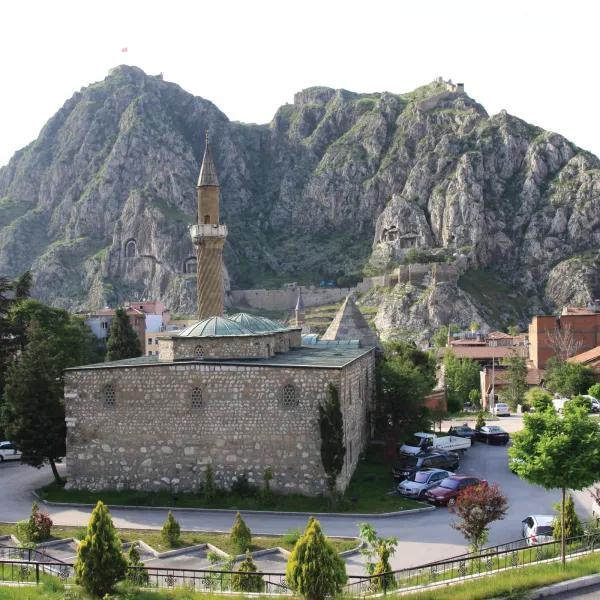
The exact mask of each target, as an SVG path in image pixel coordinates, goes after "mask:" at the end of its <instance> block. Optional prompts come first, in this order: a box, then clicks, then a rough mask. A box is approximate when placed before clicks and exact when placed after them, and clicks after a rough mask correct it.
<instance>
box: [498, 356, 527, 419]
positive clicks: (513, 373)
mask: <svg viewBox="0 0 600 600" xmlns="http://www.w3.org/2000/svg"><path fill="white" fill-rule="evenodd" d="M504 365H505V366H506V387H505V388H504V390H502V398H503V399H504V400H505V401H506V403H507V404H508V405H509V406H510V408H511V409H512V410H516V409H517V404H523V398H524V397H525V392H526V391H527V365H526V364H525V360H524V359H522V358H521V357H520V356H514V355H513V356H508V357H507V358H505V359H504Z"/></svg>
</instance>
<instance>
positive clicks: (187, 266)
mask: <svg viewBox="0 0 600 600" xmlns="http://www.w3.org/2000/svg"><path fill="white" fill-rule="evenodd" d="M197 266H198V261H197V259H196V257H195V256H190V257H189V258H186V260H185V262H184V263H183V272H184V273H195V272H196V269H197Z"/></svg>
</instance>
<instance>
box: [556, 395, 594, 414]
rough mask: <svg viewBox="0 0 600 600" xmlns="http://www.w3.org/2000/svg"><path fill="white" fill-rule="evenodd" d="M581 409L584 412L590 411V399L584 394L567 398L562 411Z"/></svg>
mask: <svg viewBox="0 0 600 600" xmlns="http://www.w3.org/2000/svg"><path fill="white" fill-rule="evenodd" d="M574 409H581V410H583V412H585V413H586V414H588V413H590V412H592V401H591V400H590V399H589V398H586V397H585V396H574V397H573V398H571V400H569V402H565V406H564V409H563V410H564V411H569V410H574Z"/></svg>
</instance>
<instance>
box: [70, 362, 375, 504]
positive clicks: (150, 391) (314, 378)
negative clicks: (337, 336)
mask: <svg viewBox="0 0 600 600" xmlns="http://www.w3.org/2000/svg"><path fill="white" fill-rule="evenodd" d="M371 354H372V353H371ZM369 356H371V355H368V356H367V357H363V358H361V359H359V360H358V361H356V362H355V363H353V365H349V366H348V367H346V368H345V369H318V368H310V369H309V368H277V367H268V366H264V367H262V366H234V365H210V364H202V363H200V362H198V363H184V364H176V365H174V364H160V363H158V364H157V365H153V366H137V367H119V368H117V367H112V368H110V367H107V368H98V369H82V370H70V371H67V372H66V382H65V405H66V420H67V465H68V471H69V473H68V476H69V486H70V487H73V488H77V489H90V490H99V489H137V490H146V491H156V490H172V491H198V490H199V489H200V488H201V485H202V481H203V478H204V472H205V470H206V466H207V465H208V464H211V465H212V468H213V471H214V474H215V480H216V482H217V484H218V485H219V486H222V487H224V488H229V487H230V486H231V484H232V483H233V482H234V481H235V479H236V478H237V477H239V476H240V475H245V476H247V477H248V480H249V481H250V482H251V483H254V484H257V485H260V483H261V482H262V474H263V472H264V469H265V468H267V467H270V468H271V469H272V471H273V475H274V479H273V481H272V486H273V488H274V489H277V490H280V491H283V492H296V493H304V494H317V493H321V492H323V491H324V490H325V489H326V484H325V474H324V472H323V467H322V464H321V457H320V438H319V428H318V408H317V406H318V403H320V402H322V400H323V399H324V397H325V389H326V386H327V383H329V382H331V383H333V384H335V385H337V386H338V389H340V390H341V389H342V380H344V377H345V371H349V375H348V377H347V378H346V379H347V383H346V384H344V385H346V386H350V387H351V388H352V389H353V390H355V388H356V385H357V384H356V381H358V379H357V378H358V377H359V374H360V373H361V372H362V370H363V369H364V366H366V365H367V364H368V363H369V361H370V359H369ZM357 363H360V364H361V365H362V366H359V365H358V364H357ZM369 377H370V378H371V381H372V380H373V374H372V373H370V375H369ZM109 385H110V386H112V390H114V405H111V403H110V401H109V402H107V397H106V391H107V389H110V388H107V386H109ZM285 385H293V386H294V388H295V391H296V398H297V399H298V405H297V406H293V405H292V406H285V405H284V403H283V398H282V390H283V386H285ZM195 388H196V389H197V390H200V392H199V393H198V391H196V392H194V391H193V390H194V389H195ZM349 389H350V388H349ZM365 392H366V390H365ZM353 394H357V392H356V391H354V392H353ZM108 398H109V399H110V394H109V395H108ZM353 398H354V396H353ZM365 402H366V400H358V399H357V400H354V399H353V401H352V403H349V404H348V406H349V408H348V409H344V412H346V410H347V412H348V415H347V416H345V420H346V421H347V422H348V423H349V425H348V433H347V435H348V437H349V439H351V440H352V445H353V451H352V454H353V456H352V465H351V466H349V467H347V468H346V469H344V474H343V476H342V477H341V478H340V487H341V488H345V486H346V484H347V481H348V480H349V477H350V476H351V473H352V471H353V466H354V465H355V464H356V460H357V458H358V454H359V452H360V451H361V450H362V447H363V443H364V440H365V437H364V433H363V431H364V430H365V427H366V426H365V424H364V423H362V422H361V419H363V415H364V414H365V411H364V409H363V405H364V404H365ZM355 448H356V449H355ZM348 458H349V459H350V457H348Z"/></svg>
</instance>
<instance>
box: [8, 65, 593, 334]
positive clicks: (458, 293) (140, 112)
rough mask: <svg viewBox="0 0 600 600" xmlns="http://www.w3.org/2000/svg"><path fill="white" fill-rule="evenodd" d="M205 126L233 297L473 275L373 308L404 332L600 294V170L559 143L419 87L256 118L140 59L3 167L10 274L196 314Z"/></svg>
mask: <svg viewBox="0 0 600 600" xmlns="http://www.w3.org/2000/svg"><path fill="white" fill-rule="evenodd" d="M206 129H208V130H209V131H210V135H211V140H212V146H213V156H214V159H215V162H216V164H217V168H218V171H219V179H220V183H221V188H222V213H223V220H224V222H226V223H227V225H228V227H229V232H230V233H229V238H228V242H227V245H226V249H225V263H226V267H227V270H228V275H229V278H230V283H231V286H232V287H237V288H246V287H256V286H277V285H279V284H280V283H282V282H284V281H290V280H295V281H302V282H306V283H316V282H318V281H319V280H320V279H322V278H328V279H337V280H338V281H340V282H341V281H345V282H348V281H353V280H358V279H359V278H360V277H361V276H362V272H363V270H364V271H365V272H366V273H367V274H379V273H383V272H386V271H389V270H391V269H393V268H395V267H396V266H397V265H398V264H400V263H403V262H411V261H412V262H414V261H417V262H420V263H432V262H433V261H443V262H444V263H445V264H451V265H455V266H456V267H457V269H458V272H459V278H458V281H454V282H452V281H451V282H438V283H436V282H435V281H434V280H431V279H430V280H427V279H425V280H424V281H423V282H421V283H418V284H413V283H400V284H398V285H396V286H393V287H390V288H389V289H384V290H381V289H379V290H375V291H374V292H370V293H369V294H367V297H366V298H365V299H364V302H366V303H372V304H373V305H375V306H377V307H378V312H377V316H376V318H375V323H376V324H377V325H378V327H379V328H380V329H381V330H382V331H383V332H384V333H385V334H386V335H388V336H391V335H394V334H395V333H398V332H401V333H402V334H403V335H404V334H406V335H411V336H413V337H416V338H422V337H423V336H425V335H427V333H428V332H429V331H430V330H432V329H435V328H436V327H437V326H439V324H441V323H445V322H448V320H457V321H460V322H465V323H468V322H469V321H468V320H478V321H479V322H480V323H482V324H487V325H489V326H501V325H506V324H508V323H511V322H521V323H524V322H525V321H526V319H527V318H528V316H529V315H530V314H531V312H532V311H538V310H552V309H555V308H557V307H560V306H562V304H564V303H568V302H578V303H581V302H586V301H588V300H589V299H591V298H593V297H595V296H600V252H598V251H597V248H598V247H599V245H600V227H599V221H600V210H599V208H600V161H599V160H598V158H596V157H595V156H594V155H592V154H590V153H589V152H585V151H583V150H581V149H579V148H578V147H577V146H575V145H574V144H572V143H571V142H569V141H568V140H566V139H565V138H563V137H562V136H560V135H558V134H556V133H551V132H548V131H545V130H543V129H540V128H539V127H535V126H533V125H530V124H528V123H526V122H525V121H522V120H521V119H518V118H517V117H514V116H511V115H509V114H507V113H506V112H502V113H500V114H497V115H494V116H489V115H488V114H487V113H486V111H485V109H484V108H483V107H482V106H481V105H480V104H478V103H477V102H476V101H475V100H473V99H472V98H470V97H469V96H468V95H467V94H466V93H464V92H463V91H462V89H461V88H459V87H456V86H451V85H449V84H447V83H445V82H444V81H442V80H441V79H440V80H436V81H434V82H432V83H431V84H428V85H426V86H423V87H421V88H418V89H416V90H414V91H413V92H410V93H407V94H392V93H388V92H383V93H372V94H357V93H353V92H349V91H346V90H334V89H330V88H326V87H314V88H309V89H306V90H303V91H302V92H299V93H297V94H296V95H295V97H294V102H293V104H288V105H285V106H282V107H280V108H279V109H278V111H277V112H276V114H275V116H274V117H273V120H272V121H271V122H270V123H269V124H265V125H255V124H244V123H239V122H232V121H230V120H229V119H228V118H227V117H226V116H225V115H224V114H223V113H222V112H221V111H220V110H219V109H218V108H217V107H216V106H215V105H214V104H212V103H211V102H209V101H208V100H205V99H203V98H201V97H195V96H192V95H191V94H189V93H187V92H185V91H184V90H183V89H181V88H180V87H179V86H178V85H176V84H174V83H170V82H166V81H164V80H163V79H162V77H161V76H148V75H146V74H145V73H144V72H143V71H141V70H140V69H138V68H136V67H129V66H120V67H117V68H115V69H112V70H111V71H110V73H109V75H108V76H107V77H106V78H105V79H104V80H103V81H100V82H98V83H94V84H92V85H90V86H88V87H86V88H83V89H82V90H80V91H79V92H77V93H75V94H74V95H73V97H72V98H70V99H69V100H67V102H65V104H64V106H63V107H62V108H61V109H60V110H59V111H58V112H57V113H56V114H55V115H54V116H53V117H52V118H51V119H50V120H49V121H48V123H47V124H46V125H45V126H44V128H43V129H42V131H41V133H40V135H39V137H38V139H37V140H35V141H34V142H32V143H31V144H30V145H29V146H27V147H25V148H24V149H22V150H20V151H18V152H17V153H16V154H15V155H14V156H13V158H12V159H11V160H10V162H9V163H8V165H7V166H5V167H3V168H1V169H0V273H2V274H6V275H9V276H15V275H17V274H19V273H21V272H22V271H24V270H25V269H28V268H32V269H33V271H34V276H35V288H34V291H35V294H36V296H38V297H40V298H41V299H43V300H45V301H47V302H49V303H51V304H53V305H56V306H63V307H66V308H69V309H82V308H98V307H100V306H103V305H105V304H114V303H116V302H118V301H122V300H124V299H133V298H157V299H162V300H163V301H164V302H165V303H166V304H167V305H168V306H169V307H170V308H171V309H172V310H173V311H175V312H179V313H190V312H193V309H194V305H195V283H194V275H190V274H186V273H185V272H184V271H185V267H184V265H185V261H186V259H188V258H189V257H191V256H193V254H194V250H193V246H192V243H191V240H190V237H189V235H188V231H187V227H188V225H189V224H190V223H191V222H192V221H193V219H194V217H195V183H196V180H197V175H198V171H199V164H200V159H201V156H202V151H203V143H204V131H205V130H206ZM130 239H133V240H135V241H136V247H137V256H136V257H135V258H125V251H124V247H125V244H126V242H127V241H128V240H130Z"/></svg>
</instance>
